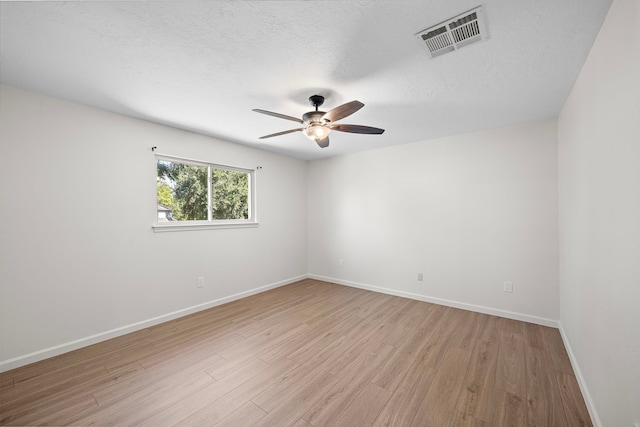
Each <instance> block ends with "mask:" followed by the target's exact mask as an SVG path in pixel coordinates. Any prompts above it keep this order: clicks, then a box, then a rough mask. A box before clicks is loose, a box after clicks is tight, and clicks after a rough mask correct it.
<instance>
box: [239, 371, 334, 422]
mask: <svg viewBox="0 0 640 427" xmlns="http://www.w3.org/2000/svg"><path fill="white" fill-rule="evenodd" d="M320 372H322V368H321V367H320V366H318V365H314V364H308V365H300V366H298V367H297V368H295V369H294V370H293V371H291V372H290V373H289V374H287V375H285V376H283V377H282V378H280V379H279V380H278V381H277V382H276V383H275V384H273V385H272V386H271V387H269V388H268V389H266V390H264V391H263V392H262V393H260V394H258V395H256V396H254V397H253V398H252V399H251V401H252V402H254V403H255V404H256V405H258V406H259V407H260V408H262V409H264V410H265V411H267V412H271V411H273V410H274V409H275V408H276V407H278V406H279V405H281V404H282V403H284V402H286V401H287V400H289V399H290V398H291V396H292V395H293V394H294V393H296V392H297V391H298V390H299V389H300V388H302V387H303V386H304V385H305V384H306V383H308V382H309V381H310V380H311V379H312V378H314V377H315V376H317V375H318V374H319V373H320Z"/></svg>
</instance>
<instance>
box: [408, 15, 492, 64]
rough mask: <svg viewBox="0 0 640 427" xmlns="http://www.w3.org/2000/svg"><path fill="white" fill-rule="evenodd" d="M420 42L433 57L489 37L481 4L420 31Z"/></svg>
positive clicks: (417, 36) (418, 37)
mask: <svg viewBox="0 0 640 427" xmlns="http://www.w3.org/2000/svg"><path fill="white" fill-rule="evenodd" d="M416 38H417V39H418V40H419V41H420V44H421V45H423V46H424V47H425V49H427V52H429V56H430V57H431V58H435V57H437V56H440V55H444V54H445V53H448V52H453V51H454V50H457V49H460V48H461V47H464V46H467V45H470V44H472V43H476V42H479V41H482V40H486V39H488V38H489V32H488V31H487V26H486V23H485V20H484V12H483V8H482V6H478V7H476V8H475V9H472V10H470V11H468V12H465V13H463V14H461V15H458V16H456V17H454V18H451V19H447V20H446V21H444V22H442V23H440V24H438V25H435V26H433V27H431V28H427V29H426V30H424V31H420V32H419V33H418V34H416Z"/></svg>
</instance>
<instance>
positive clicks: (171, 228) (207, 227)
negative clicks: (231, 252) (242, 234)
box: [151, 221, 259, 233]
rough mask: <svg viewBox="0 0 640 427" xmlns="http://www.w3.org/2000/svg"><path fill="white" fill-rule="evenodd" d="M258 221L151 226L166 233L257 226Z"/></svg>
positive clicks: (157, 231) (154, 229) (159, 231)
mask: <svg viewBox="0 0 640 427" xmlns="http://www.w3.org/2000/svg"><path fill="white" fill-rule="evenodd" d="M258 225H259V223H258V222H248V221H247V222H244V221H243V222H231V221H230V222H226V221H225V222H218V223H215V222H214V223H211V222H197V223H175V222H174V223H162V224H160V223H157V224H153V225H152V226H151V228H152V229H153V231H154V232H155V233H165V232H168V231H195V230H215V229H221V228H255V227H257V226H258Z"/></svg>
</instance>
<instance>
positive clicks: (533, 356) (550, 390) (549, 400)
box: [525, 347, 567, 427]
mask: <svg viewBox="0 0 640 427" xmlns="http://www.w3.org/2000/svg"><path fill="white" fill-rule="evenodd" d="M525 363H526V387H527V420H528V425H529V426H540V427H543V426H558V427H564V426H566V425H567V422H566V417H565V415H564V410H563V407H562V397H561V395H560V389H559V388H558V384H557V380H556V372H555V371H554V370H553V362H552V361H551V356H550V355H549V353H548V351H547V349H546V348H538V347H530V348H528V349H527V351H526V352H525Z"/></svg>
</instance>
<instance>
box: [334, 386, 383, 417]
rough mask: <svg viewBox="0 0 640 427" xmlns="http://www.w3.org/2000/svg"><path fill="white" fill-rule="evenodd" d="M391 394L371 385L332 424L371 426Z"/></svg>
mask: <svg viewBox="0 0 640 427" xmlns="http://www.w3.org/2000/svg"><path fill="white" fill-rule="evenodd" d="M390 396H391V392H390V391H388V390H385V389H384V388H382V387H379V386H377V385H375V384H372V383H369V384H367V386H366V387H365V388H364V390H362V393H360V394H358V396H357V397H356V398H355V399H353V400H352V401H351V403H350V404H349V405H348V406H347V407H346V408H345V409H344V410H343V411H342V412H341V413H340V415H338V417H337V418H336V419H335V421H333V422H332V423H331V425H332V426H335V427H353V426H369V425H371V423H372V422H373V421H374V420H375V419H376V417H377V416H378V414H380V411H381V410H382V408H383V406H384V405H385V404H386V403H387V401H388V400H389V397H390Z"/></svg>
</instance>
